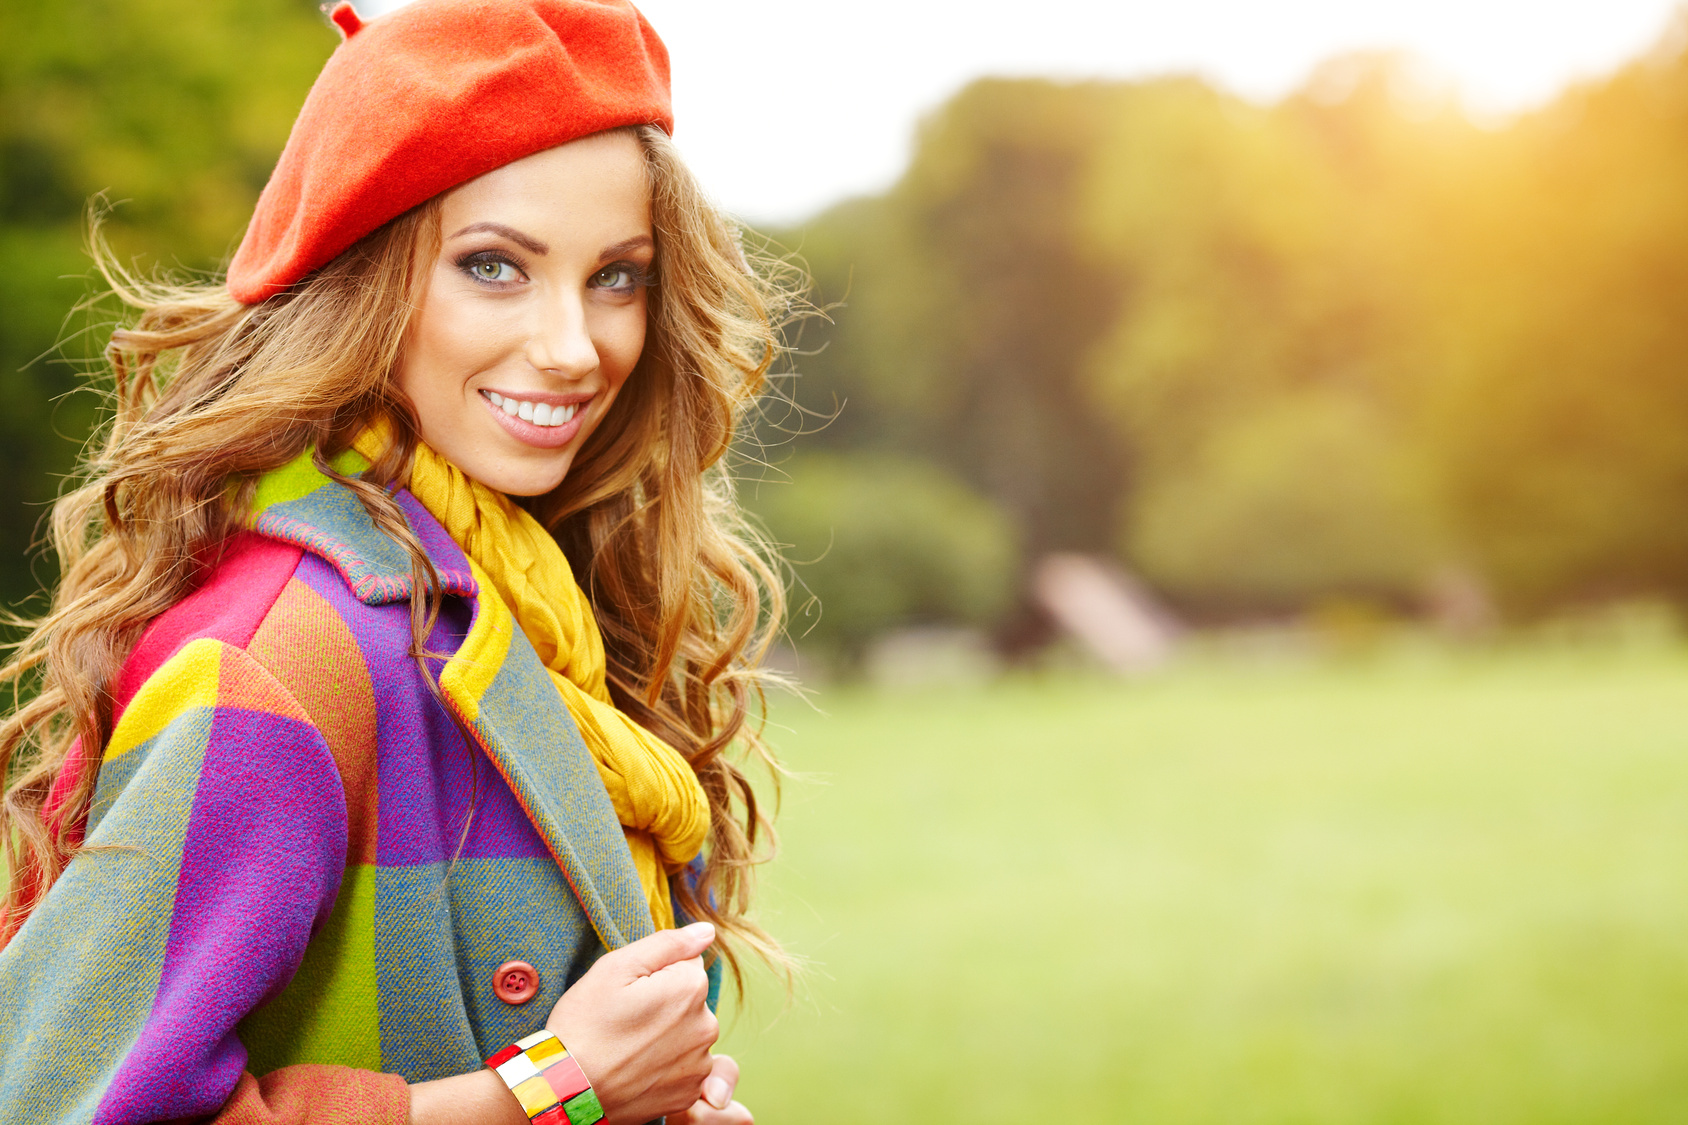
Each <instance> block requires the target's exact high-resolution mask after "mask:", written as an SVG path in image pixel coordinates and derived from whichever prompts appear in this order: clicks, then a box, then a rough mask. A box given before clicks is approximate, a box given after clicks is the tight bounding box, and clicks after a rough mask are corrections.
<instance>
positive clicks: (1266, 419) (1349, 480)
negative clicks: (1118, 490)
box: [1121, 394, 1440, 612]
mask: <svg viewBox="0 0 1688 1125" xmlns="http://www.w3.org/2000/svg"><path fill="white" fill-rule="evenodd" d="M1412 469H1413V466H1412V465H1411V464H1410V463H1409V461H1408V459H1407V456H1406V453H1405V451H1403V450H1401V449H1399V448H1397V447H1396V445H1395V443H1393V442H1392V441H1391V435H1390V434H1389V433H1388V431H1387V429H1386V428H1385V427H1384V426H1383V425H1382V424H1380V423H1379V421H1378V420H1377V419H1376V418H1375V417H1373V416H1372V415H1370V414H1368V413H1367V412H1365V411H1364V410H1363V409H1360V408H1359V407H1357V406H1356V405H1355V404H1352V403H1348V402H1344V401H1341V400H1339V399H1333V398H1332V397H1330V396H1328V395H1311V394H1304V395H1301V396H1299V397H1295V398H1285V399H1283V400H1281V401H1278V402H1273V403H1270V404H1268V405H1267V406H1265V407H1264V408H1262V409H1261V410H1260V411H1258V412H1256V413H1254V414H1250V415H1246V416H1244V417H1242V418H1239V419H1236V420H1234V421H1232V422H1231V423H1230V424H1229V425H1228V426H1227V427H1226V428H1224V429H1220V430H1218V431H1217V432H1216V433H1214V434H1213V435H1211V436H1210V437H1209V439H1208V441H1207V443H1206V444H1205V445H1204V446H1203V447H1202V449H1201V450H1199V451H1198V453H1197V454H1196V455H1195V456H1194V457H1192V458H1191V460H1190V462H1189V463H1188V464H1186V465H1185V466H1184V467H1183V470H1182V471H1181V472H1179V473H1176V474H1163V475H1161V476H1158V477H1156V478H1155V479H1153V480H1152V481H1151V482H1148V483H1146V484H1145V486H1144V487H1142V488H1141V489H1139V490H1138V491H1137V493H1136V494H1135V496H1134V497H1133V499H1132V507H1131V510H1130V512H1129V513H1128V515H1127V519H1126V520H1125V521H1124V525H1123V528H1122V532H1123V534H1122V542H1121V548H1122V549H1121V553H1122V554H1124V555H1125V556H1126V557H1128V558H1131V559H1134V560H1136V562H1137V563H1138V566H1139V568H1140V569H1141V572H1142V573H1143V575H1144V576H1145V577H1146V578H1148V579H1149V580H1150V581H1151V582H1155V583H1157V584H1158V585H1159V586H1160V587H1161V588H1162V589H1164V590H1166V591H1167V592H1168V593H1170V594H1172V595H1173V596H1174V597H1176V598H1178V599H1179V600H1180V601H1182V602H1184V603H1186V604H1200V605H1205V606H1209V607H1214V608H1217V609H1220V610H1224V609H1229V610H1232V611H1234V612H1250V611H1253V612H1260V611H1268V612H1269V611H1280V612H1281V611H1286V610H1296V609H1299V608H1302V607H1305V606H1308V605H1310V604H1313V603H1316V602H1319V601H1320V600H1321V599H1325V598H1328V597H1331V596H1333V595H1348V596H1350V597H1353V596H1361V595H1369V596H1371V597H1373V598H1377V599H1380V600H1383V601H1386V602H1391V603H1396V604H1410V603H1412V602H1414V601H1416V600H1418V599H1419V597H1420V596H1421V594H1422V593H1423V590H1422V587H1423V584H1424V576H1425V575H1426V574H1427V573H1428V572H1429V569H1430V567H1431V565H1432V564H1433V563H1435V562H1436V561H1437V559H1438V550H1439V547H1440V536H1439V535H1438V534H1437V529H1436V526H1435V512H1434V510H1433V509H1432V506H1431V504H1430V503H1429V501H1428V497H1427V496H1426V495H1425V494H1424V490H1423V489H1422V488H1421V487H1417V485H1418V481H1417V480H1416V479H1415V474H1414V473H1413V471H1412Z"/></svg>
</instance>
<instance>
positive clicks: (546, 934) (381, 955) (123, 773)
mask: <svg viewBox="0 0 1688 1125" xmlns="http://www.w3.org/2000/svg"><path fill="white" fill-rule="evenodd" d="M398 500H399V503H400V504H401V506H402V507H403V508H404V510H405V512H406V514H407V516H408V518H409V520H410V524H411V527H412V528H413V529H414V531H415V532H416V534H417V536H418V537H419V538H420V540H421V542H422V544H423V546H424V547H425V549H426V550H427V552H428V554H429V555H430V557H431V558H432V560H433V563H434V566H435V568H436V569H437V570H438V572H439V576H440V578H441V580H442V582H443V583H444V586H445V588H446V590H447V592H448V593H449V594H450V595H451V596H449V597H448V598H447V599H446V605H445V610H444V612H443V613H442V615H441V617H440V620H439V623H438V626H437V627H436V628H435V629H434V631H433V634H432V635H431V637H430V638H429V649H430V652H431V653H433V654H437V656H438V658H437V659H434V660H433V661H432V667H433V668H434V669H436V671H437V674H438V684H439V687H440V688H441V689H442V690H443V694H444V697H445V699H446V701H447V702H448V704H449V706H450V707H451V708H452V709H453V710H455V711H456V713H457V717H458V719H460V720H461V722H462V723H463V725H464V726H465V727H467V729H469V730H471V731H472V732H473V734H474V739H473V741H472V742H470V741H466V740H465V739H464V738H463V737H462V734H461V730H460V728H459V726H458V724H457V723H456V722H454V721H453V718H452V716H451V715H449V714H448V713H447V712H446V711H445V710H444V709H443V708H442V707H441V706H440V705H439V703H438V702H437V701H436V699H435V698H434V697H433V695H432V694H431V693H430V691H429V690H428V686H427V684H426V683H425V682H424V680H423V677H422V674H421V672H420V670H419V669H418V667H417V665H416V662H415V661H414V660H413V659H412V658H411V656H410V655H409V648H410V619H409V606H408V601H407V599H408V597H409V594H410V587H411V578H410V563H409V557H408V556H407V555H406V554H405V553H404V551H403V550H402V549H400V548H399V547H398V546H397V545H396V544H394V543H393V542H392V540H390V539H389V538H388V537H386V536H385V535H383V534H381V533H380V532H379V531H377V530H376V529H375V527H374V526H373V525H372V523H371V521H370V519H369V517H368V515H367V514H366V513H365V512H364V510H363V508H362V506H361V505H360V504H359V503H358V501H357V499H356V498H355V497H354V496H353V495H352V493H351V492H350V490H348V489H346V488H344V487H343V486H340V485H337V484H335V483H333V482H332V481H331V480H329V479H328V478H326V477H324V476H322V475H321V474H319V473H318V472H317V471H316V470H315V469H314V468H313V467H312V466H311V464H310V461H309V459H308V458H301V459H300V460H299V461H297V462H295V463H294V464H292V465H290V466H288V467H287V468H285V469H283V470H281V471H279V472H278V473H275V474H273V475H271V476H270V477H267V478H266V479H265V480H264V481H263V482H262V484H261V486H260V489H259V496H258V509H259V511H258V516H257V521H256V524H255V530H254V531H253V532H248V533H245V534H243V535H241V536H239V537H238V538H237V539H235V540H234V541H233V542H232V543H231V544H230V546H229V550H228V552H227V554H226V556H225V557H224V559H223V561H222V563H221V564H220V565H219V566H218V567H217V569H216V571H215V573H214V574H213V576H212V577H211V579H210V580H209V582H208V583H207V584H206V585H204V586H203V587H202V588H200V589H198V590H197V591H196V592H195V593H194V594H193V595H192V596H190V597H188V598H186V599H185V600H183V601H182V602H181V603H179V604H178V605H176V606H175V607H174V608H172V609H171V610H170V611H169V612H167V613H166V614H164V615H163V616H162V617H160V618H159V619H158V620H157V621H156V622H154V623H153V624H152V625H151V626H150V627H149V628H148V630H147V632H146V634H145V636H144V638H143V639H142V640H141V642H140V644H139V646H138V647H137V649H136V650H135V652H134V653H133V655H132V656H131V657H130V659H129V660H128V662H127V664H126V665H125V668H124V670H123V674H122V677H121V679H120V682H119V685H118V692H117V695H118V699H117V704H118V717H117V720H116V724H115V727H114V729H113V733H112V737H111V740H110V743H109V745H108V746H107V747H106V749H105V754H104V759H103V763H102V765H101V768H100V776H99V785H98V788H97V790H96V793H95V797H94V802H93V806H92V809H91V811H90V813H89V817H88V825H87V844H88V847H87V850H85V851H84V852H82V853H81V854H79V855H78V856H77V857H76V859H75V860H73V861H72V863H71V865H70V867H69V869H68V870H67V871H66V872H65V874H64V875H63V876H62V877H61V878H60V879H59V881H58V882H57V883H56V884H55V885H54V886H53V888H52V890H51V892H50V893H49V895H48V897H47V899H46V900H45V902H44V903H43V904H42V905H41V906H40V907H39V908H38V909H37V910H36V911H35V913H34V914H33V915H32V916H31V917H30V919H29V920H28V922H27V923H26V924H25V925H24V927H23V929H22V930H20V931H19V933H18V934H17V936H16V937H15V938H14V939H13V940H12V941H11V943H10V944H9V945H7V947H6V948H5V950H4V952H0V1121H3V1122H25V1121H27V1122H32V1123H41V1125H48V1123H57V1122H88V1121H93V1122H99V1123H101V1125H105V1123H112V1125H116V1123H118V1122H143V1121H161V1120H170V1119H174V1118H189V1117H197V1116H201V1115H208V1114H219V1112H220V1113H221V1116H220V1117H219V1118H218V1120H219V1121H226V1122H229V1123H231V1125H232V1123H233V1122H235V1121H240V1122H246V1121H275V1122H282V1121H286V1122H293V1123H297V1125H306V1123H311V1125H329V1123H333V1125H340V1123H343V1122H344V1123H349V1122H354V1121H355V1122H360V1123H362V1122H389V1121H390V1122H393V1123H395V1125H401V1123H403V1122H404V1121H405V1120H406V1115H407V1106H408V1099H407V1092H406V1090H405V1087H404V1082H405V1081H406V1080H408V1081H421V1080H425V1079H430V1078H438V1077H444V1076H447V1075H452V1074H461V1073H465V1072H468V1071H472V1070H474V1069H475V1068H476V1067H478V1066H479V1065H480V1064H481V1060H482V1059H484V1058H486V1057H487V1056H489V1055H491V1054H492V1053H494V1052H495V1051H497V1050H498V1049H499V1048H500V1047H502V1046H504V1045H505V1044H507V1043H509V1042H511V1041H512V1040H514V1039H516V1038H518V1037H520V1036H522V1035H525V1034H527V1033H529V1032H531V1031H534V1030H537V1029H538V1028H540V1027H542V1026H543V1024H544V1020H545V1017H546V1015H547V1014H548V1013H549V1012H550V1009H551V1006H552V1005H553V1004H555V1003H556V1001H557V998H558V997H559V996H560V995H561V994H562V992H563V989H564V988H565V987H567V986H568V985H569V984H570V983H572V982H573V981H574V980H575V979H576V978H578V977H579V976H580V974H581V973H582V972H584V971H585V969H586V968H587V967H588V966H589V965H590V964H591V962H592V961H593V960H594V959H595V958H596V957H597V956H598V955H599V954H600V953H601V952H602V950H603V949H604V948H605V947H606V946H609V947H615V946H618V945H621V944H623V943H625V942H627V941H630V940H633V939H636V938H639V937H641V936H643V935H645V934H647V933H649V932H650V927H651V923H650V916H649V912H648V910H647V909H646V907H645V904H644V895H643V893H642V891H641V890H640V886H639V882H638V878H637V876H636V874H635V873H634V869H633V865H632V861H631V859H630V857H629V855H628V852H627V847H626V845H625V843H624V840H623V836H622V831H621V828H620V825H619V824H618V823H617V821H616V817H615V813H614V811H613V809H612V808H611V806H610V801H609V798H608V796H607V795H606V793H605V791H604V787H603V784H602V782H601V781H600V780H599V777H598V774H597V771H596V769H595V767H594V765H593V763H592V759H591V757H590V756H589V754H588V752H587V750H586V747H585V746H584V744H583V743H582V742H581V739H580V736H579V734H578V733H577V731H576V728H575V725H574V723H573V721H572V720H571V718H570V717H569V714H568V712H567V711H566V709H565V708H564V707H563V705H562V701H561V699H560V697H559V696H558V693H557V691H556V688H555V687H554V686H552V684H551V683H550V681H549V678H548V676H547V674H546V671H545V669H544V667H543V666H542V665H541V663H540V661H539V658H538V656H537V655H536V654H535V652H534V650H533V647H532V645H530V644H529V643H528V641H527V638H526V637H525V636H524V635H523V634H522V632H521V630H520V629H519V628H516V627H515V624H514V621H513V619H512V617H511V614H510V611H509V610H508V609H507V608H506V607H505V605H504V604H503V603H502V601H500V600H499V598H498V596H497V595H496V594H495V593H493V592H492V590H491V588H490V586H486V585H483V584H482V583H480V582H479V581H477V579H476V577H475V574H474V568H473V566H472V565H471V564H470V562H469V561H468V560H467V559H466V558H465V557H464V555H463V553H462V551H460V550H459V549H458V547H457V545H456V544H454V543H453V542H452V541H451V539H450V538H449V537H448V536H447V535H446V533H445V531H444V530H443V529H442V528H441V527H440V525H439V524H438V522H437V521H435V520H434V519H433V517H432V516H430V515H429V514H428V513H427V512H426V510H424V509H423V508H422V506H421V505H420V504H418V503H417V502H416V501H415V499H414V498H413V497H411V496H410V495H409V494H408V493H399V494H398ZM471 810H472V815H471ZM465 825H467V831H466V833H465ZM460 841H461V847H460V846H459V843H460ZM454 856H455V857H456V859H455V862H454V861H453V857H454ZM508 961H525V962H527V963H529V964H530V965H532V966H533V967H534V968H536V969H537V970H538V977H539V992H538V995H536V996H535V997H534V998H533V999H532V1000H530V1001H528V1002H527V1003H525V1004H521V1005H518V1006H512V1005H511V1004H508V1003H506V1002H504V1001H503V1000H501V999H500V998H499V997H498V995H496V994H495V992H494V990H493V975H494V972H495V970H496V969H497V968H498V967H499V966H500V965H501V964H503V963H505V962H508ZM255 1076H262V1077H261V1078H260V1077H255Z"/></svg>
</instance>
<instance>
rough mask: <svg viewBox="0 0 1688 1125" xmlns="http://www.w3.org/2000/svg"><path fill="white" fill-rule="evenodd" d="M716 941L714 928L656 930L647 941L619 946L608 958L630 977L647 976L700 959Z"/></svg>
mask: <svg viewBox="0 0 1688 1125" xmlns="http://www.w3.org/2000/svg"><path fill="white" fill-rule="evenodd" d="M714 940H715V927H714V926H712V925H711V924H710V923H708V922H693V923H692V924H691V925H689V926H686V927H684V928H682V929H678V930H658V931H657V932H656V933H654V934H652V935H651V936H650V937H644V938H640V939H639V940H638V941H635V942H632V943H630V944H628V945H624V946H622V947H621V948H620V949H618V950H616V951H615V952H614V953H613V954H610V956H612V957H614V958H615V959H616V960H618V961H620V962H623V965H622V968H624V969H625V970H627V971H628V972H629V975H631V976H649V975H650V974H651V973H654V972H657V971H658V970H660V969H666V968H667V967H668V966H670V965H674V964H677V963H679V962H681V961H690V960H691V959H692V958H693V957H697V956H700V955H701V954H702V953H703V951H704V950H706V949H708V948H709V943H710V942H712V941H714Z"/></svg>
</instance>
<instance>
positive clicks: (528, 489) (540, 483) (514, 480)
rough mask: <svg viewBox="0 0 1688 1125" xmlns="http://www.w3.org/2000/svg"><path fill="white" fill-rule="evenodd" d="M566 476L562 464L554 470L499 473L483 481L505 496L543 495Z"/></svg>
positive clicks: (564, 467) (566, 471)
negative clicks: (493, 477)
mask: <svg viewBox="0 0 1688 1125" xmlns="http://www.w3.org/2000/svg"><path fill="white" fill-rule="evenodd" d="M566 476H568V466H567V465H564V466H563V467H562V468H561V469H558V470H556V471H554V472H546V473H510V474H508V475H504V474H500V475H499V476H498V478H497V479H494V480H489V481H485V482H484V483H485V484H486V485H487V486H488V487H490V488H495V489H497V490H498V491H499V492H502V493H504V495H506V496H543V495H545V494H546V493H547V492H550V491H551V490H552V489H554V488H556V487H557V486H558V485H559V484H562V483H563V478H564V477H566Z"/></svg>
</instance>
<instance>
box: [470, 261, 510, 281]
mask: <svg viewBox="0 0 1688 1125" xmlns="http://www.w3.org/2000/svg"><path fill="white" fill-rule="evenodd" d="M469 272H470V273H471V274H473V275H474V276H475V277H476V278H477V279H479V280H481V281H515V280H517V278H518V277H519V276H520V274H519V273H518V272H517V270H516V267H515V266H513V265H511V264H510V263H509V262H504V261H500V260H499V259H497V258H482V259H481V260H480V261H478V262H470V263H469Z"/></svg>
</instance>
